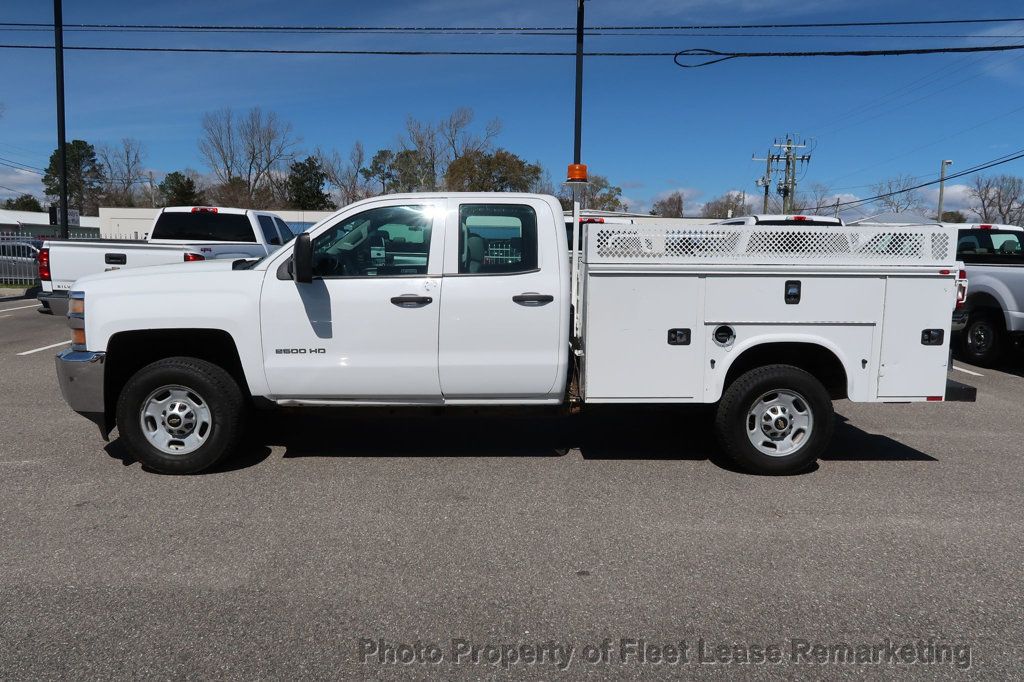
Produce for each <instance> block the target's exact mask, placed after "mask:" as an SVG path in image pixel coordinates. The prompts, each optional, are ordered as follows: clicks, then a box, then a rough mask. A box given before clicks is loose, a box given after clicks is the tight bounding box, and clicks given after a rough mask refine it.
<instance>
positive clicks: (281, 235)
mask: <svg viewBox="0 0 1024 682" xmlns="http://www.w3.org/2000/svg"><path fill="white" fill-rule="evenodd" d="M293 237H294V234H293V233H292V231H291V228H289V227H288V224H287V223H285V222H284V221H283V220H281V218H280V217H279V216H276V215H274V214H273V213H268V212H266V211H250V210H247V209H242V208H221V207H215V206H174V207H168V208H164V209H163V210H161V211H160V213H158V214H157V216H156V219H155V220H154V221H153V227H152V229H151V230H150V232H149V234H148V235H147V238H146V239H144V240H142V241H138V240H119V239H74V240H52V239H51V240H48V241H46V242H44V243H43V245H42V248H41V249H40V252H39V280H40V283H41V285H42V291H41V293H40V294H39V296H38V298H39V301H40V303H42V304H43V307H44V308H46V309H49V310H50V311H52V312H54V313H56V314H58V315H63V314H66V313H67V307H68V290H69V289H71V285H72V284H74V283H75V281H76V280H78V279H80V278H82V277H85V276H86V275H94V274H96V273H100V272H106V271H108V270H120V269H122V268H137V267H144V266H149V265H165V264H169V263H181V262H189V261H201V260H214V259H219V258H225V259H227V258H229V259H237V258H262V257H263V256H266V255H268V254H270V253H273V252H274V251H276V250H277V249H278V248H280V247H281V245H283V244H286V243H288V242H290V241H291V240H292V238H293Z"/></svg>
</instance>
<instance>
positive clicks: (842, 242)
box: [584, 224, 956, 267]
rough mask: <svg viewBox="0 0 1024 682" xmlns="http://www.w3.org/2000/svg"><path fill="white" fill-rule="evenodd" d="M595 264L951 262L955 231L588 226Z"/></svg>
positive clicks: (589, 255)
mask: <svg viewBox="0 0 1024 682" xmlns="http://www.w3.org/2000/svg"><path fill="white" fill-rule="evenodd" d="M586 229H587V233H586V239H585V245H586V246H585V254H584V261H585V262H586V263H587V264H588V265H600V264H617V265H621V264H635V265H677V266H678V265H698V264H721V265H795V264H799V265H821V266H832V265H885V266H889V267H891V266H908V267H913V266H940V267H952V265H953V264H954V262H955V261H956V232H955V230H954V229H953V228H950V227H945V226H942V225H922V226H912V227H859V226H838V225H837V226H835V227H831V226H821V227H792V226H759V225H749V226H735V227H734V226H717V225H707V226H703V225H693V226H667V225H666V226H663V225H657V224H654V225H643V226H637V225H587V226H586Z"/></svg>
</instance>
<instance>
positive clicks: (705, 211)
mask: <svg viewBox="0 0 1024 682" xmlns="http://www.w3.org/2000/svg"><path fill="white" fill-rule="evenodd" d="M745 199H746V195H745V194H743V193H742V192H726V193H725V194H723V195H722V196H720V197H716V198H714V199H712V200H711V201H709V202H707V203H706V204H704V207H703V208H702V209H701V211H700V214H701V215H702V216H703V217H705V218H735V217H738V216H742V215H750V214H751V213H753V212H754V211H753V207H752V206H751V205H750V204H749V203H745Z"/></svg>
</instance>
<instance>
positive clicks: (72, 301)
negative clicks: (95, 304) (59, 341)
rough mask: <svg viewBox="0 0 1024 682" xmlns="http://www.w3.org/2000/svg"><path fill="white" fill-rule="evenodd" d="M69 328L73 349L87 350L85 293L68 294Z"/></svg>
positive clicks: (73, 292)
mask: <svg viewBox="0 0 1024 682" xmlns="http://www.w3.org/2000/svg"><path fill="white" fill-rule="evenodd" d="M68 326H69V327H71V349H72V350H86V345H85V292H84V291H72V292H69V293H68Z"/></svg>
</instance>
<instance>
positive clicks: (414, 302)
mask: <svg viewBox="0 0 1024 682" xmlns="http://www.w3.org/2000/svg"><path fill="white" fill-rule="evenodd" d="M391 302H392V303H394V304H395V305H397V306H398V307H399V308H422V307H423V306H425V305H430V304H431V303H433V302H434V299H432V298H431V297H429V296H416V295H415V294H404V295H402V296H395V297H394V298H392V299H391Z"/></svg>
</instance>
